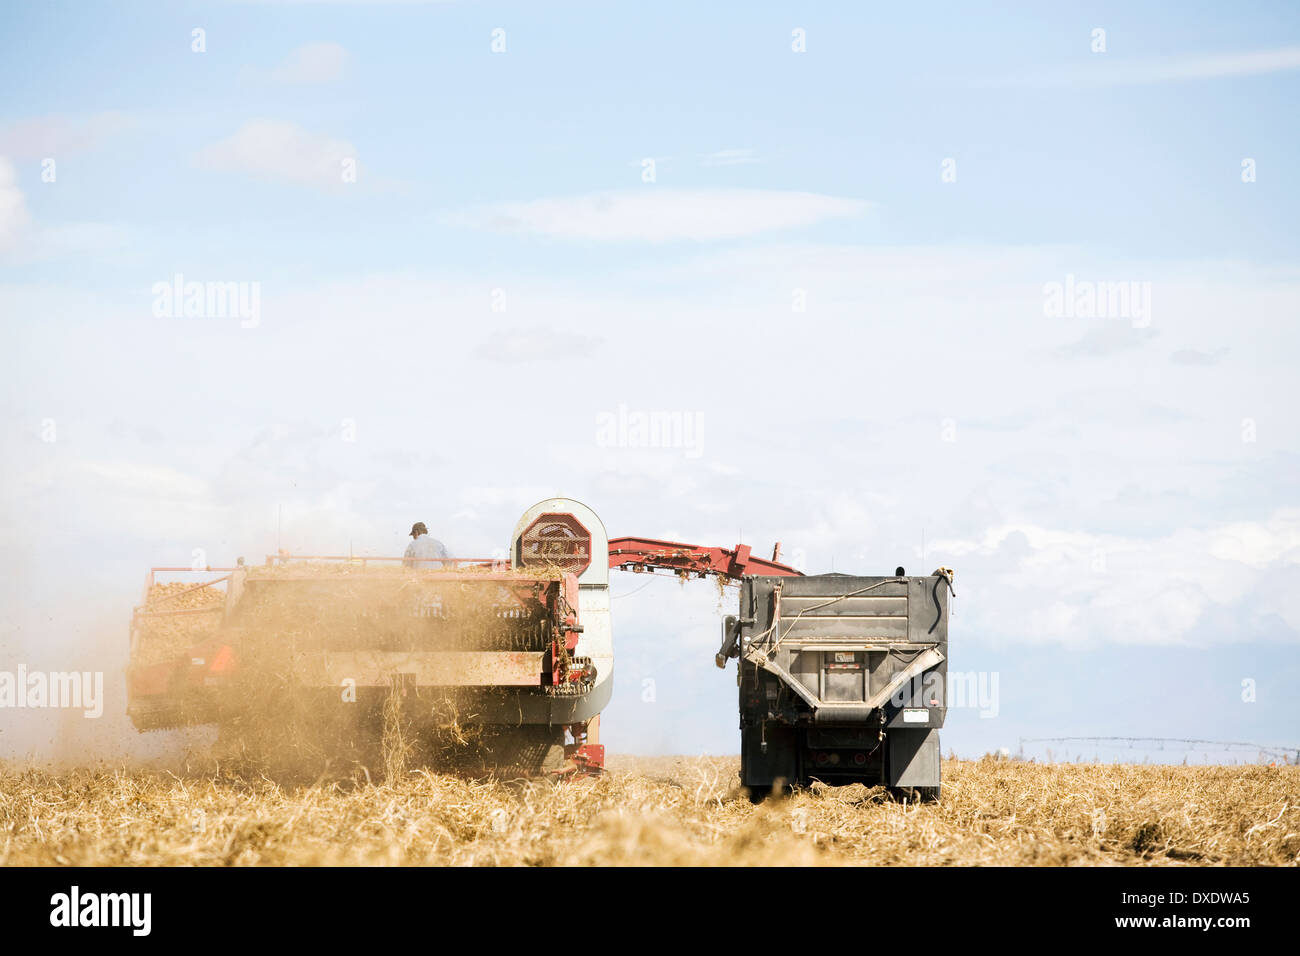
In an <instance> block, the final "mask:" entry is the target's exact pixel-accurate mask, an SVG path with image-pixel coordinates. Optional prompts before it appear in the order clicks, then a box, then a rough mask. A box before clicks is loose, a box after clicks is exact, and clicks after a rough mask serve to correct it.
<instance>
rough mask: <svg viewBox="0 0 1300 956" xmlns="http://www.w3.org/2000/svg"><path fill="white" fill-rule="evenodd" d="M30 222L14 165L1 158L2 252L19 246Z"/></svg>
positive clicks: (0, 231) (0, 244) (0, 245)
mask: <svg viewBox="0 0 1300 956" xmlns="http://www.w3.org/2000/svg"><path fill="white" fill-rule="evenodd" d="M30 221H31V217H30V216H29V215H28V213H27V202H26V199H25V198H24V197H23V191H22V190H21V189H19V188H18V181H17V176H16V175H15V174H14V167H13V163H11V162H10V161H9V159H8V158H7V157H5V156H0V252H6V251H8V250H10V249H12V248H14V247H15V246H16V245H17V244H18V240H19V238H20V237H21V236H22V234H23V232H24V230H26V228H27V225H28V223H29V222H30Z"/></svg>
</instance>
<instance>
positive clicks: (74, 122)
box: [0, 110, 136, 160]
mask: <svg viewBox="0 0 1300 956" xmlns="http://www.w3.org/2000/svg"><path fill="white" fill-rule="evenodd" d="M135 123H136V120H135V118H134V117H133V116H131V115H130V114H129V113H123V112H119V111H112V110H110V111H105V112H101V113H92V114H90V115H88V116H38V117H33V118H30V119H25V120H18V121H17V122H14V123H10V124H9V125H7V126H3V127H0V155H4V156H12V157H14V158H15V159H20V160H23V159H43V158H45V157H47V156H52V157H55V158H58V157H61V156H66V155H67V154H69V153H80V152H84V151H86V150H90V149H94V148H95V147H97V146H99V145H100V144H101V143H102V142H104V141H105V140H107V139H108V138H110V137H112V136H115V135H116V134H118V133H120V132H122V131H124V130H127V129H130V128H131V127H132V126H134V125H135Z"/></svg>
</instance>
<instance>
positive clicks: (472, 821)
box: [0, 757, 1300, 866]
mask: <svg viewBox="0 0 1300 956" xmlns="http://www.w3.org/2000/svg"><path fill="white" fill-rule="evenodd" d="M737 768H738V761H737V760H736V759H735V758H727V757H677V758H674V757H664V758H636V757H614V758H612V759H611V766H610V769H609V771H608V772H607V773H606V774H605V775H604V776H602V777H599V778H588V779H581V780H573V781H567V782H554V781H546V780H536V781H528V782H523V781H513V782H511V781H473V780H464V779H459V778H456V777H451V776H445V775H440V774H435V773H430V772H428V771H424V770H417V771H413V772H410V773H407V774H406V775H405V776H404V777H403V778H402V779H401V780H400V781H399V782H397V783H396V784H393V785H388V784H381V785H372V784H367V783H364V782H361V783H355V784H354V783H342V784H340V783H331V784H317V785H314V786H296V787H288V786H285V787H282V786H280V785H278V784H276V783H274V782H271V781H269V780H266V779H257V780H243V779H235V778H222V777H214V776H204V775H188V776H187V775H184V774H180V775H177V774H172V773H165V772H160V771H156V770H127V769H122V768H113V767H106V766H105V767H98V768H93V769H78V770H65V771H57V772H54V771H48V770H42V769H37V768H34V767H30V766H21V765H13V764H10V765H0V863H3V864H7V865H10V866H15V865H16V866H22V865H168V866H177V865H180V866H189V865H214V866H230V865H272V866H275V865H312V864H361V865H390V864H396V865H400V864H450V865H508V866H513V865H524V866H546V865H590V864H597V865H600V864H618V865H738V866H754V865H764V864H771V865H855V864H857V865H861V864H875V865H900V864H901V865H986V864H1010V865H1136V866H1149V865H1177V866H1186V865H1222V864H1237V865H1291V866H1294V865H1296V863H1297V861H1298V860H1300V768H1298V767H1285V766H1283V767H1263V766H1234V767H1178V766H1135V765H1079V764H1058V765H1051V764H1034V763H1022V762H1017V761H1008V760H993V759H985V760H981V761H958V760H948V761H945V763H944V768H943V774H944V792H943V800H942V801H941V802H940V803H939V804H922V805H907V804H900V803H897V802H894V801H891V800H889V799H887V798H886V797H885V795H884V794H883V793H882V792H880V791H879V790H872V789H868V788H865V787H862V786H856V785H855V786H848V787H823V786H821V785H814V787H813V788H812V789H810V790H806V791H801V792H797V793H795V794H794V795H792V796H789V797H784V798H779V799H769V800H768V801H766V802H763V803H761V804H759V805H757V806H756V805H753V804H752V803H751V802H750V800H749V799H748V796H747V795H746V794H745V793H744V792H743V791H741V790H740V788H739V786H738V783H737Z"/></svg>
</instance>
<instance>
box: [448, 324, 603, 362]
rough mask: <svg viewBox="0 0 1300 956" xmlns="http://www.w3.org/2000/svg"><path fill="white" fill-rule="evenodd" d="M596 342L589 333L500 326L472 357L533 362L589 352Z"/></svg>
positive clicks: (499, 360)
mask: <svg viewBox="0 0 1300 956" xmlns="http://www.w3.org/2000/svg"><path fill="white" fill-rule="evenodd" d="M598 344H600V339H599V338H597V337H595V336H590V335H574V334H572V333H567V332H556V331H555V330H554V329H547V328H530V329H503V330H501V331H499V332H493V333H492V334H491V335H490V336H488V338H487V341H485V342H483V343H482V344H481V345H479V346H478V347H477V348H475V349H474V353H473V354H474V357H475V358H481V359H489V360H491V361H495V362H510V363H515V362H537V361H551V360H554V359H573V358H580V357H582V356H584V355H589V354H590V353H591V352H592V350H593V349H594V348H595V347H596V346H597V345H598Z"/></svg>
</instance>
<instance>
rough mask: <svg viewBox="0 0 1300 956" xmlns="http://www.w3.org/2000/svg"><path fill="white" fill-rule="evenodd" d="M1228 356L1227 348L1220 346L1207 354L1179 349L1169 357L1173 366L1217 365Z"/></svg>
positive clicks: (1195, 350) (1196, 350)
mask: <svg viewBox="0 0 1300 956" xmlns="http://www.w3.org/2000/svg"><path fill="white" fill-rule="evenodd" d="M1227 354H1228V347H1227V346H1226V345H1225V346H1222V347H1220V348H1217V349H1213V350H1211V351H1209V352H1202V351H1200V350H1198V349H1179V350H1178V351H1177V352H1173V353H1171V354H1170V356H1169V361H1171V362H1173V363H1174V364H1175V365H1218V364H1219V362H1221V361H1222V360H1223V359H1224V358H1225V357H1226V356H1227Z"/></svg>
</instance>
